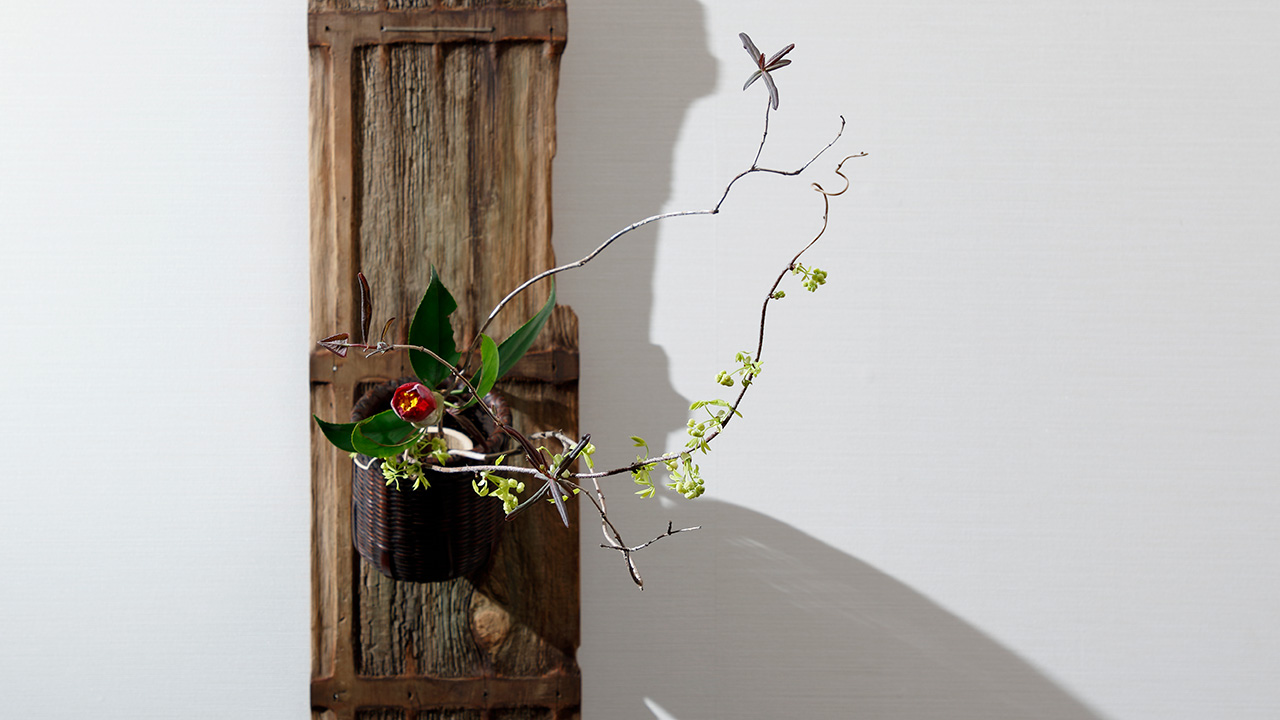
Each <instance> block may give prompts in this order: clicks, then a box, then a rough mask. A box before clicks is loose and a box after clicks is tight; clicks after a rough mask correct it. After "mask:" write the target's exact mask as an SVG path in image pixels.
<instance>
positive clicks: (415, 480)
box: [315, 33, 866, 589]
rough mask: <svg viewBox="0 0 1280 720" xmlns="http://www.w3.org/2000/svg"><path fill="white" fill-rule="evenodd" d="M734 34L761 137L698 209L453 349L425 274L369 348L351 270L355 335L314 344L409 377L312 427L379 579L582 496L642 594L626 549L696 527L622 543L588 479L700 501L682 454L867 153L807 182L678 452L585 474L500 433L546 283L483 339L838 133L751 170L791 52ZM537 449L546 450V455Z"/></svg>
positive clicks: (812, 272)
mask: <svg viewBox="0 0 1280 720" xmlns="http://www.w3.org/2000/svg"><path fill="white" fill-rule="evenodd" d="M739 37H740V38H741V40H742V44H743V47H744V48H745V49H746V51H747V54H748V55H750V56H751V59H752V62H753V63H754V64H755V65H756V69H755V71H754V72H753V73H752V74H751V76H750V77H749V78H748V80H747V82H746V84H745V85H743V90H746V89H747V88H749V87H751V86H752V85H753V84H754V83H755V82H756V81H757V80H761V79H763V80H764V85H765V86H766V88H767V89H768V102H767V104H766V106H765V113H764V130H763V132H762V135H761V138H760V145H759V148H758V149H757V151H756V155H755V158H754V159H753V160H752V162H751V165H750V166H749V167H748V168H747V169H746V170H743V171H742V172H740V173H738V174H737V175H736V176H734V177H733V178H732V179H731V180H730V181H729V183H728V184H727V185H726V187H725V189H724V192H723V193H722V194H721V196H720V199H719V201H718V202H717V203H716V204H715V206H714V207H712V208H711V209H707V210H685V211H678V212H668V213H662V214H659V215H654V216H651V217H648V218H645V219H643V220H640V221H638V222H635V223H632V224H631V225H628V226H627V227H624V228H622V229H621V230H619V231H618V232H616V233H614V234H613V235H612V236H610V237H609V238H608V239H606V240H605V241H604V242H603V243H601V244H600V245H599V246H598V247H596V248H595V249H594V250H593V251H592V252H591V253H589V254H588V255H587V256H585V257H583V258H582V259H580V260H577V261H576V262H572V263H568V264H566V265H561V266H559V267H554V268H551V269H548V270H546V271H544V272H541V273H538V274H537V275H534V276H533V277H531V278H529V279H527V280H525V281H524V282H523V283H521V284H520V285H519V286H518V287H516V288H515V289H514V290H512V291H511V292H510V293H509V294H508V295H507V296H506V297H505V298H503V299H502V300H501V301H500V302H499V303H498V304H497V305H496V306H495V307H494V308H493V310H492V311H491V312H490V313H489V315H488V317H487V318H486V320H485V322H484V323H483V324H482V325H481V327H480V329H479V330H478V332H477V333H476V334H475V339H474V340H473V341H472V342H471V343H470V345H469V346H468V347H465V348H459V347H458V346H457V344H456V343H455V339H454V338H455V334H454V328H453V326H452V324H451V320H450V316H451V314H452V313H453V312H454V310H455V309H456V308H457V303H456V302H455V301H454V298H453V296H452V295H451V294H450V292H449V290H448V289H447V288H445V286H444V285H443V284H442V283H441V282H440V279H439V277H438V276H437V274H436V272H435V270H434V268H433V269H432V271H431V279H430V283H429V285H428V287H427V290H426V292H425V293H424V294H423V297H422V301H421V302H420V303H419V305H418V308H417V310H416V312H415V313H414V316H413V319H412V321H411V323H410V325H409V329H408V337H407V342H405V343H394V342H390V341H388V339H387V338H388V335H389V333H390V331H391V329H392V327H393V323H394V320H395V319H394V318H392V319H390V320H387V321H386V322H385V323H384V324H383V327H382V332H381V334H380V335H379V338H378V339H377V340H374V339H373V338H372V336H371V335H370V329H371V325H372V321H373V306H372V301H371V297H372V293H371V292H370V290H369V284H368V281H367V280H366V279H365V277H364V275H363V274H361V275H360V276H359V284H360V290H361V292H360V296H361V311H360V336H359V337H358V338H354V339H353V338H351V337H350V336H349V334H348V333H339V334H336V335H331V336H329V337H327V338H324V339H323V340H320V341H319V345H320V346H321V347H323V348H326V349H327V350H329V351H331V352H333V353H335V354H337V355H340V356H343V357H345V356H346V354H347V352H348V351H349V350H353V349H354V350H357V351H359V352H361V353H363V354H364V356H365V357H371V356H374V355H379V354H383V353H388V352H408V353H409V360H410V364H411V366H412V368H413V371H414V374H415V375H416V377H412V378H404V379H402V380H400V381H397V382H394V383H389V384H387V385H385V386H382V387H379V388H375V389H374V390H372V391H370V393H368V394H366V396H365V397H364V398H362V399H361V400H360V401H359V402H357V404H356V406H355V408H354V409H353V413H352V416H353V417H352V421H351V422H345V423H336V422H328V421H326V420H323V419H321V418H319V417H317V418H315V420H316V422H317V423H318V424H319V426H320V428H321V430H322V431H323V433H324V435H325V437H326V438H327V439H328V440H329V442H331V443H332V444H333V445H334V446H336V447H337V448H339V449H341V450H343V451H346V452H348V453H350V454H351V455H352V458H353V460H354V463H355V468H356V471H355V473H354V475H353V493H352V496H353V522H354V525H355V530H356V532H355V533H354V534H353V536H354V537H355V541H356V544H357V549H358V550H359V551H360V554H361V556H362V557H364V558H365V560H367V561H368V562H370V563H372V564H374V565H375V566H376V567H378V568H379V570H381V571H382V572H383V573H384V574H387V575H389V576H390V577H393V578H396V579H400V580H410V581H419V582H427V581H434V580H442V579H447V578H450V577H457V576H459V575H462V574H465V573H467V572H470V571H472V570H474V569H475V568H476V567H478V566H480V565H481V564H482V563H483V562H484V560H485V559H486V558H487V556H488V552H489V549H490V548H491V547H492V544H493V542H494V541H495V539H496V537H497V535H498V532H499V531H500V528H501V525H502V522H503V518H504V517H505V518H507V519H510V518H512V517H514V516H516V515H517V514H519V513H521V512H524V511H525V510H526V509H528V508H530V507H533V506H535V505H550V506H553V507H554V508H555V509H556V510H557V511H558V512H559V516H560V518H561V520H562V521H563V522H564V524H565V525H566V526H568V524H569V517H568V513H567V511H566V505H565V503H566V502H567V501H568V500H569V499H570V498H571V497H573V496H582V497H585V498H587V500H588V501H589V502H590V503H591V505H592V506H593V507H594V509H595V510H596V512H597V513H598V515H599V517H600V522H601V529H602V531H603V533H604V537H605V544H603V545H602V546H601V547H604V548H607V549H610V550H614V551H617V552H619V553H620V554H621V555H622V556H623V558H624V559H625V561H626V564H627V568H628V571H629V573H630V575H631V578H632V580H633V581H634V582H635V584H636V585H637V586H638V587H640V588H642V589H643V587H644V583H643V580H642V578H641V576H640V572H639V570H638V568H637V567H636V564H635V561H634V558H633V555H634V553H636V552H638V551H639V550H642V549H643V548H645V547H648V546H649V545H651V544H653V543H654V542H656V541H657V540H660V539H662V538H664V537H668V536H671V535H675V534H677V533H681V532H687V531H690V530H696V529H698V528H696V527H690V528H679V529H677V528H675V527H673V525H672V524H671V523H668V524H667V528H666V530H665V531H664V532H662V533H660V534H658V535H657V536H656V537H654V538H652V539H650V540H648V541H647V542H644V543H641V544H638V545H628V544H627V543H626V542H624V541H623V537H622V533H621V532H620V531H619V529H618V528H617V527H616V526H615V525H614V523H613V522H612V521H611V520H610V518H609V513H608V509H607V504H606V500H605V492H604V490H603V488H602V486H601V483H600V481H601V480H602V479H603V478H608V477H612V476H617V475H629V476H630V477H631V478H632V480H633V482H634V483H635V484H636V485H637V486H638V487H639V489H638V490H637V491H636V494H637V495H640V496H641V497H646V498H648V497H652V496H653V495H654V494H655V492H656V490H657V487H658V485H657V484H656V483H655V480H654V478H653V476H652V473H653V471H654V470H655V469H659V470H662V471H665V472H666V473H667V474H668V481H667V483H666V485H667V487H670V488H672V489H673V490H675V491H676V492H678V493H680V494H681V495H683V496H684V497H686V498H689V499H693V498H696V497H698V496H700V495H702V493H703V491H704V488H705V484H704V481H703V477H702V474H701V471H700V469H699V467H698V464H697V463H696V462H695V458H696V457H697V456H698V455H701V454H705V453H707V452H708V451H709V450H710V447H711V443H712V442H713V441H714V440H715V439H716V438H717V437H718V436H719V435H720V434H721V433H722V432H724V430H725V429H726V428H727V427H728V425H729V423H730V422H731V421H732V420H733V419H734V418H735V417H741V413H740V412H739V411H738V407H739V406H740V405H741V403H742V400H743V398H744V397H745V395H746V393H747V390H748V388H750V387H751V386H752V384H753V383H754V382H755V380H756V379H757V378H758V377H759V376H760V373H761V371H762V369H763V366H762V361H761V357H762V354H763V350H764V338H765V320H766V317H767V315H768V310H769V305H770V303H772V302H774V301H778V300H781V299H783V298H784V297H785V296H786V293H785V291H784V290H783V289H782V284H783V282H784V280H785V279H786V278H787V277H788V276H794V277H797V278H799V281H800V284H801V286H802V287H803V288H804V289H805V290H807V291H809V292H814V291H816V290H817V289H818V287H820V286H821V285H823V284H825V283H826V281H827V273H826V271H824V270H821V269H819V268H817V267H812V266H809V265H806V264H804V263H801V262H800V260H801V257H802V256H803V255H804V254H805V252H806V251H808V249H809V248H810V247H812V246H813V245H814V243H816V242H817V241H818V240H819V239H820V238H821V237H822V236H823V234H824V233H825V232H826V228H827V217H828V212H829V209H830V198H831V197H834V196H837V195H841V194H843V193H844V192H845V190H847V189H848V186H849V179H848V177H846V176H845V175H844V174H843V172H842V168H843V166H844V163H845V162H847V161H848V160H849V159H851V158H855V157H863V156H865V155H866V153H858V154H855V155H850V156H847V157H845V158H844V159H843V160H841V161H840V163H838V164H837V166H836V168H835V174H836V175H838V176H839V177H840V178H842V179H843V180H844V187H842V188H841V189H840V190H838V191H834V192H830V191H827V190H825V189H823V187H822V186H821V185H819V184H818V183H813V184H812V187H813V188H814V189H815V190H816V191H817V192H818V193H819V194H820V195H821V197H822V202H823V210H822V227H821V229H820V230H819V231H818V233H817V234H816V235H815V236H814V237H812V238H811V239H808V240H807V241H805V242H803V243H802V244H801V246H800V247H799V249H798V252H796V253H795V255H794V256H793V257H792V258H791V259H790V261H789V262H787V264H786V265H785V266H784V267H783V268H782V270H781V271H780V272H779V274H778V277H777V279H776V280H775V281H774V282H773V284H772V286H770V287H769V288H768V291H767V292H766V293H765V297H764V301H763V306H762V308H761V312H760V328H759V334H758V337H757V339H756V347H755V350H754V352H751V351H743V352H739V353H737V355H736V356H735V357H734V360H733V362H734V365H733V366H732V367H731V368H730V369H727V370H723V371H721V372H720V373H719V375H718V376H717V377H716V382H717V383H718V384H720V385H721V386H724V387H729V388H733V387H736V388H738V390H737V394H736V396H735V397H733V399H732V400H725V399H720V398H716V399H710V400H699V401H697V402H694V403H693V404H692V405H691V407H690V410H691V411H693V412H695V413H697V416H696V417H695V418H694V419H690V420H689V421H688V441H687V442H686V443H685V445H684V447H683V448H681V449H679V450H674V451H671V452H666V453H655V452H653V451H652V450H651V449H650V447H649V444H648V443H647V442H646V441H645V440H644V439H643V438H639V437H632V438H631V439H632V441H633V443H634V444H635V446H636V447H638V448H640V450H641V452H640V454H639V455H638V456H637V457H636V459H635V461H633V462H631V463H630V464H627V465H624V466H621V467H617V468H613V469H608V470H596V468H595V464H594V461H593V457H592V456H593V453H594V452H595V447H594V445H592V444H591V436H590V435H589V434H584V435H582V437H580V438H573V437H569V436H567V435H565V434H564V433H562V432H542V433H528V434H526V433H524V432H522V431H521V430H519V429H517V428H515V427H513V426H512V424H511V413H510V411H509V410H508V409H507V408H506V405H505V403H504V402H503V400H502V398H501V396H500V395H498V394H497V393H496V392H494V386H495V384H496V383H497V382H498V381H499V380H500V379H502V377H503V376H504V375H506V374H507V373H508V372H509V371H510V370H511V369H512V368H513V367H514V366H515V365H516V363H517V362H518V361H519V360H520V358H521V357H523V356H524V354H525V353H526V352H527V351H528V350H529V348H530V347H531V346H532V345H533V343H534V341H535V339H536V338H537V337H538V334H539V333H540V331H541V330H542V328H543V326H544V325H545V324H546V322H547V319H548V318H549V317H550V315H551V312H552V309H553V308H554V306H555V288H554V287H552V289H551V292H550V294H549V298H548V300H547V302H546V304H545V305H544V306H543V307H542V308H541V310H539V311H538V312H537V313H536V314H535V315H534V316H533V317H532V318H529V320H528V321H526V322H525V323H524V324H523V325H521V326H520V327H519V328H518V329H517V330H516V331H515V332H514V333H512V334H511V335H510V336H508V337H507V338H505V339H504V340H502V341H501V342H498V341H495V340H494V339H493V338H492V337H490V336H489V335H487V334H485V331H486V330H487V328H488V326H489V324H490V323H491V322H492V321H493V320H494V318H496V317H497V316H498V314H499V313H500V312H502V310H503V308H504V307H505V306H506V305H507V304H508V303H509V302H510V301H511V300H512V299H513V298H515V297H516V296H518V295H519V294H520V293H522V292H524V291H525V290H527V289H528V288H529V287H531V286H533V285H534V284H535V283H538V282H541V281H543V280H546V279H548V278H551V277H552V276H554V275H556V274H558V273H561V272H565V271H567V270H571V269H574V268H579V267H582V266H584V265H586V264H587V263H589V262H590V261H591V260H592V259H593V258H595V257H596V256H597V255H599V254H600V253H601V252H603V251H604V250H606V249H607V248H608V247H609V246H610V245H612V244H613V243H614V242H615V241H617V240H618V239H619V238H622V237H623V236H625V235H627V234H628V233H630V232H632V231H634V230H636V229H638V228H640V227H643V226H645V225H648V224H649V223H653V222H657V221H659V220H664V219H669V218H675V217H681V216H689V215H715V214H718V213H719V212H720V207H721V205H723V204H724V202H725V200H726V199H727V198H728V196H729V193H730V191H731V190H732V189H733V187H734V185H735V184H736V183H737V182H738V180H741V179H742V178H744V177H746V176H747V175H751V174H755V173H771V174H775V175H781V176H796V175H799V174H800V173H802V172H804V171H805V170H807V169H808V168H809V166H810V165H812V164H813V163H814V162H815V161H817V160H818V159H819V158H820V157H821V156H822V155H824V154H825V153H826V152H827V151H828V150H829V149H830V148H831V147H832V146H833V145H835V144H836V142H837V141H838V140H839V139H840V137H841V136H842V135H843V132H844V118H841V120H840V130H839V131H838V132H837V133H836V136H835V138H834V139H832V140H831V142H829V143H827V145H826V146H825V147H823V148H822V149H821V150H819V151H818V153H817V154H815V155H814V156H813V157H812V158H811V159H810V160H808V162H805V163H804V164H803V165H801V166H800V167H799V168H797V169H794V170H780V169H773V168H767V167H762V166H760V164H759V163H760V156H761V153H762V152H763V151H764V146H765V143H766V142H767V140H768V134H769V113H770V112H771V111H776V110H777V109H778V88H777V85H776V84H775V82H774V78H773V77H772V74H771V73H773V72H774V71H776V70H778V69H780V68H783V67H785V66H787V65H789V64H790V63H791V61H790V60H789V59H786V55H787V54H788V53H790V52H791V50H792V49H794V47H795V45H794V44H792V45H788V46H787V47H785V48H783V49H782V50H780V51H779V52H777V53H775V54H774V55H773V56H772V57H769V58H767V59H766V57H765V55H764V54H763V53H761V52H760V51H759V50H758V49H757V48H756V46H755V43H753V42H752V41H751V38H750V37H748V36H747V35H746V34H745V33H742V34H740V35H739ZM547 444H550V445H552V446H553V449H547V447H546V445H547ZM579 460H581V461H582V463H583V464H584V465H586V471H585V472H579V471H577V470H575V463H576V462H577V461H579ZM468 480H469V482H468Z"/></svg>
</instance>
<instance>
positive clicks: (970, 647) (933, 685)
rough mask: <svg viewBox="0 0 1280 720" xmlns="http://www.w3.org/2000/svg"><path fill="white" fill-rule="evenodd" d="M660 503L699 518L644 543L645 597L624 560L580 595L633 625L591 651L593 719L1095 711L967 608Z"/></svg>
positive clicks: (785, 538)
mask: <svg viewBox="0 0 1280 720" xmlns="http://www.w3.org/2000/svg"><path fill="white" fill-rule="evenodd" d="M663 510H664V511H663V512H662V513H660V515H661V517H662V518H663V521H664V522H665V520H667V519H670V520H672V521H673V522H674V523H675V524H676V526H677V527H679V526H688V525H694V524H701V525H702V526H703V529H702V530H700V531H698V532H697V533H686V534H682V535H680V536H678V537H677V538H672V539H669V540H664V541H663V543H666V547H665V548H660V547H659V545H654V546H653V548H651V549H652V550H653V551H654V552H653V554H651V555H649V556H646V557H644V558H642V562H643V563H644V564H643V567H642V569H643V570H644V571H645V572H646V578H647V581H648V582H647V583H646V588H647V589H646V590H645V591H644V593H639V592H637V591H636V590H635V589H634V588H632V587H630V586H629V584H628V583H626V578H625V571H624V570H623V569H622V568H621V567H618V568H617V573H616V574H617V577H616V578H615V580H616V581H615V582H612V583H610V582H605V581H604V580H607V578H605V579H604V580H602V582H601V585H604V586H605V587H592V588H590V590H589V592H587V593H586V597H587V599H588V600H589V601H590V602H591V603H592V604H593V606H595V607H599V606H605V607H607V608H609V609H608V610H607V611H605V615H606V616H607V618H608V620H609V621H610V623H613V624H619V625H623V626H625V627H626V628H628V629H629V632H628V634H627V636H626V639H625V640H622V639H619V640H618V641H617V643H616V644H614V645H612V648H613V650H612V651H606V652H604V653H600V654H594V655H593V656H592V658H590V661H591V663H592V665H591V666H590V668H589V670H588V672H590V673H591V676H592V677H602V676H603V677H608V678H610V680H608V683H609V686H610V687H609V692H610V693H611V695H612V696H611V697H610V698H609V701H608V707H607V708H599V707H595V708H593V707H590V706H589V704H590V703H589V702H588V706H584V708H583V710H584V713H585V714H587V715H588V716H591V715H594V716H607V717H613V718H633V719H635V720H641V719H644V720H650V719H651V718H654V717H659V718H661V717H664V716H663V713H666V716H669V717H671V718H675V719H676V720H702V719H704V718H780V717H803V718H809V717H841V718H844V717H850V718H860V719H866V718H875V719H878V720H935V719H936V720H944V719H945V720H957V719H958V718H980V719H981V720H1015V719H1017V720H1025V719H1026V718H1038V719H1042V720H1100V717H1099V715H1097V714H1096V713H1095V712H1094V711H1092V710H1091V709H1090V708H1088V707H1086V706H1085V705H1084V704H1083V703H1081V702H1080V701H1078V700H1076V699H1075V698H1074V697H1072V696H1071V695H1070V694H1069V693H1068V692H1066V691H1065V690H1064V689H1062V688H1061V687H1060V686H1058V685H1057V684H1056V683H1054V682H1053V681H1052V680H1051V679H1049V678H1048V677H1046V676H1045V675H1044V674H1043V673H1041V672H1040V671H1038V670H1037V669H1036V668H1035V667H1033V666H1032V665H1031V664H1029V663H1028V662H1027V661H1026V660H1025V659H1023V658H1021V657H1019V656H1018V655H1017V654H1016V653H1014V652H1013V651H1011V650H1009V649H1008V648H1006V647H1004V646H1002V645H1001V644H1000V643H999V642H997V641H995V640H993V639H992V638H990V637H988V636H986V635H985V634H983V633H982V632H981V631H980V630H978V629H976V628H975V627H973V626H972V625H970V624H969V623H967V622H965V621H964V620H963V619H962V618H959V617H957V616H955V615H954V614H952V613H951V612H948V611H947V610H945V609H944V608H942V607H941V606H939V605H938V604H937V603H935V602H933V601H931V600H930V599H929V598H927V597H925V596H924V595H922V594H920V593H919V592H917V591H915V590H913V589H912V588H911V587H909V586H907V585H906V584H904V583H902V582H900V581H898V580H896V579H894V578H893V577H890V576H889V575H887V574H885V573H883V572H881V571H879V570H877V569H876V568H874V567H872V566H871V565H868V564H867V563H865V562H863V561H861V560H858V559H857V558H854V557H851V556H849V555H848V554H846V553H844V552H842V551H840V550H837V549H836V548H833V547H831V546H830V545H827V544H825V543H823V542H821V541H819V540H816V539H815V538H813V537H811V536H809V535H807V534H805V533H803V532H801V531H800V530H797V529H795V528H793V527H791V526H789V525H786V524H784V523H781V522H779V521H777V520H775V519H773V518H771V517H769V516H767V515H762V514H760V513H757V512H755V511H752V510H748V509H746V508H743V507H739V506H736V505H731V504H728V503H724V502H718V501H714V500H706V501H704V500H702V499H700V500H696V501H693V502H678V503H673V504H670V506H668V507H666V508H664V509H663ZM648 516H649V518H650V522H651V521H652V517H653V515H652V513H649V514H648ZM629 520H630V521H631V522H632V523H633V524H635V523H643V522H644V521H643V520H641V519H640V517H638V516H637V517H636V518H629ZM587 530H593V528H588V529H587ZM595 552H600V553H607V552H608V551H606V550H603V549H600V550H595ZM646 552H649V551H648V550H646ZM638 595H644V596H646V597H644V598H643V599H640V598H637V597H636V596H638ZM1009 602H1010V603H1014V602H1016V599H1014V598H1010V600H1009ZM1046 622H1052V619H1051V618H1046ZM589 631H590V630H589ZM604 632H606V633H608V634H610V635H613V634H614V633H619V632H625V631H620V630H619V629H618V628H616V627H611V628H606V629H605V630H604ZM597 661H599V662H597ZM601 663H603V665H604V667H601ZM589 699H590V695H589V696H588V700H589ZM602 711H603V712H604V713H605V714H604V715H600V714H599V713H601V712H602Z"/></svg>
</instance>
